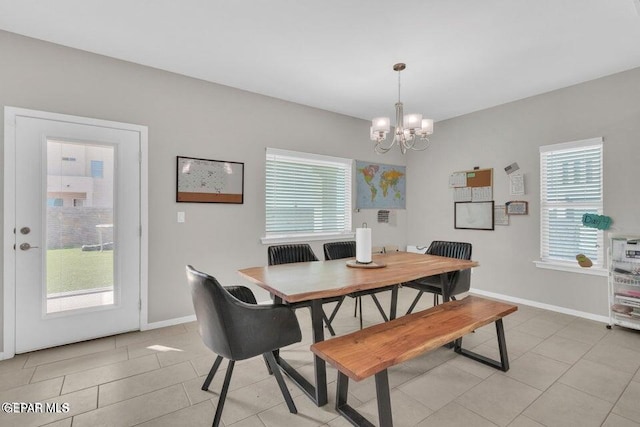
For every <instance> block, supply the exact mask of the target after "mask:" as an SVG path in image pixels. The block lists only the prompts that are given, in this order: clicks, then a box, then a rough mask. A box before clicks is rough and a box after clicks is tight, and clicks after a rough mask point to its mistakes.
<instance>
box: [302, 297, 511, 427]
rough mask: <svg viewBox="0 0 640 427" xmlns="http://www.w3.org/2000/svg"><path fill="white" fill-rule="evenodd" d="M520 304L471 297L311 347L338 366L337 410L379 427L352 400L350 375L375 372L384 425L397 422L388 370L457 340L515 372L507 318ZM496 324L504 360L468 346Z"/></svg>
mask: <svg viewBox="0 0 640 427" xmlns="http://www.w3.org/2000/svg"><path fill="white" fill-rule="evenodd" d="M517 309H518V307H516V306H514V305H511V304H505V303H502V302H498V301H491V300H488V299H484V298H480V297H476V296H468V297H466V298H464V299H462V300H458V301H451V302H447V303H444V304H441V305H438V306H436V307H433V308H430V309H428V310H424V311H421V312H418V313H414V314H410V315H408V316H403V317H401V318H398V319H395V320H392V321H390V322H387V323H382V324H379V325H375V326H371V327H369V328H366V329H363V330H360V331H357V332H353V333H351V334H348V335H343V336H341V337H337V338H333V339H330V340H327V341H321V342H318V343H315V344H313V345H312V346H311V351H313V353H315V354H316V355H317V356H318V357H321V358H322V359H324V360H326V361H327V362H329V363H331V364H332V365H333V366H335V367H336V368H337V369H338V381H337V383H338V385H337V394H336V410H337V411H338V413H340V414H341V415H342V416H344V417H345V418H346V419H347V420H348V421H350V422H351V423H352V424H353V425H356V426H373V424H372V423H371V422H369V421H368V420H367V419H366V418H364V417H363V416H362V415H361V414H359V413H358V412H357V411H356V410H355V409H353V408H352V407H351V406H349V405H348V403H347V392H348V387H349V378H351V379H353V380H355V381H360V380H363V379H365V378H368V377H370V376H372V375H375V379H376V394H377V397H378V418H379V422H380V426H381V427H387V426H389V427H390V426H392V425H393V421H392V418H391V400H390V389H389V378H388V376H387V368H389V367H391V366H394V365H397V364H399V363H402V362H404V361H406V360H409V359H413V358H414V357H417V356H420V355H421V354H423V353H426V352H427V351H429V350H433V349H435V348H438V347H441V346H443V345H445V344H447V343H450V342H454V351H455V352H456V353H459V354H461V355H463V356H466V357H470V358H471V359H474V360H476V361H479V362H482V363H484V364H487V365H489V366H492V367H494V368H496V369H501V370H503V371H507V370H509V358H508V356H507V345H506V342H505V338H504V327H503V325H502V318H503V317H504V316H506V315H507V314H510V313H513V312H514V311H516V310H517ZM492 322H495V324H496V333H497V335H498V348H499V350H500V361H499V362H498V361H495V360H492V359H489V358H487V357H484V356H482V355H479V354H477V353H474V352H472V351H469V350H465V349H463V348H462V337H463V336H465V335H467V334H468V333H470V332H472V331H474V330H476V329H478V328H480V327H482V326H484V325H487V324H489V323H492Z"/></svg>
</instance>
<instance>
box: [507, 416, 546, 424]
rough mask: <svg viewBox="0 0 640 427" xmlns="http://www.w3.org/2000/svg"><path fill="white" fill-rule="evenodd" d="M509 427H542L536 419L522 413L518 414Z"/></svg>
mask: <svg viewBox="0 0 640 427" xmlns="http://www.w3.org/2000/svg"><path fill="white" fill-rule="evenodd" d="M509 427H544V426H543V425H542V424H540V423H539V422H537V421H533V420H532V419H531V418H527V417H525V416H524V415H518V416H517V417H516V419H515V420H513V422H511V424H509Z"/></svg>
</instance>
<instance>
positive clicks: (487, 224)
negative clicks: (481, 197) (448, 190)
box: [453, 201, 494, 230]
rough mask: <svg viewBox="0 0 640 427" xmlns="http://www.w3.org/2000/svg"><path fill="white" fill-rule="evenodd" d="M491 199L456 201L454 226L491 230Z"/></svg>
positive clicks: (492, 212)
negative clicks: (486, 200)
mask: <svg viewBox="0 0 640 427" xmlns="http://www.w3.org/2000/svg"><path fill="white" fill-rule="evenodd" d="M493 214H494V211H493V201H490V202H456V203H455V209H454V216H453V221H454V227H455V228H458V229H467V230H493Z"/></svg>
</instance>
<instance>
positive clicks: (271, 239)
mask: <svg viewBox="0 0 640 427" xmlns="http://www.w3.org/2000/svg"><path fill="white" fill-rule="evenodd" d="M355 235H356V234H355V233H353V232H348V233H327V234H297V235H295V236H268V237H261V238H260V242H262V244H263V245H271V244H274V243H300V242H303V243H305V242H314V241H318V240H340V239H352V240H353V239H354V238H355Z"/></svg>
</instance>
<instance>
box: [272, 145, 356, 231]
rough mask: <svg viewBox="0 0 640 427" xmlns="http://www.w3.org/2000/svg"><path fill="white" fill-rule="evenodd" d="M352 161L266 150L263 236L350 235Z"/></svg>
mask: <svg viewBox="0 0 640 427" xmlns="http://www.w3.org/2000/svg"><path fill="white" fill-rule="evenodd" d="M351 174H352V160H351V159H343V158H339V157H329V156H321V155H318V154H308V153H298V152H294V151H285V150H277V149H273V148H267V155H266V180H265V182H266V184H265V211H266V218H265V219H266V221H265V224H266V225H265V238H264V239H262V241H263V243H268V242H275V241H294V240H297V239H300V240H310V239H311V240H313V238H314V237H315V238H328V237H336V236H345V235H349V236H352V235H353V233H352V231H351Z"/></svg>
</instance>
